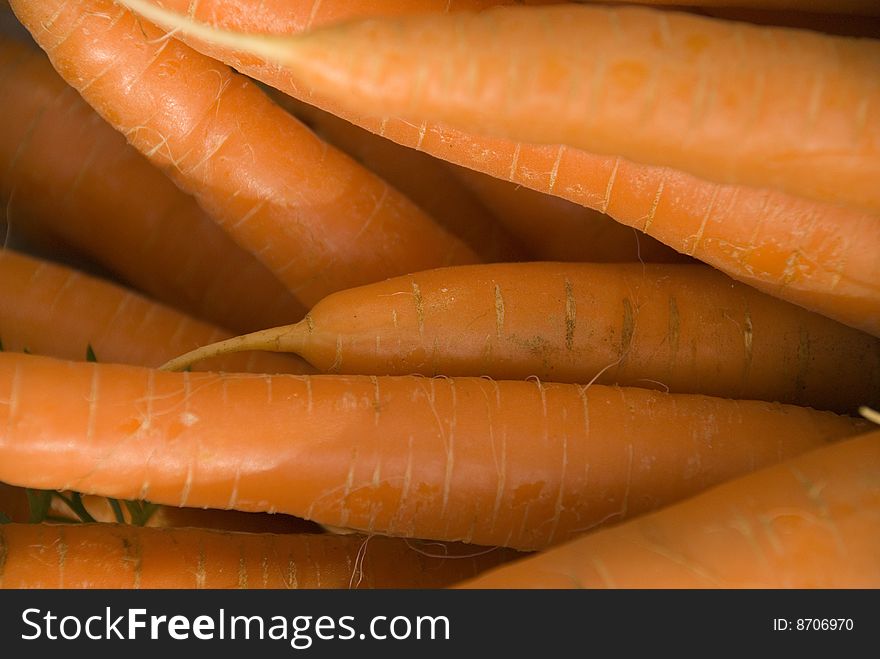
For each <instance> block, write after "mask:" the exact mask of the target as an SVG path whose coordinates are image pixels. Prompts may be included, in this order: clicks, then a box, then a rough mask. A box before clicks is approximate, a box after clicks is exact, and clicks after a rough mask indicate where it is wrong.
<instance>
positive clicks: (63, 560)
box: [0, 524, 516, 589]
mask: <svg viewBox="0 0 880 659" xmlns="http://www.w3.org/2000/svg"><path fill="white" fill-rule="evenodd" d="M444 551H445V552H446V555H447V556H448V557H446V558H444V557H443V552H444ZM434 554H436V555H437V556H436V557H435V556H434ZM515 556H516V554H515V552H511V551H509V550H492V549H489V548H482V547H466V546H456V545H449V546H446V547H437V546H433V547H432V546H427V545H426V546H424V547H422V546H420V544H419V543H412V544H407V543H406V542H405V541H403V540H399V539H396V538H380V537H373V538H366V537H362V536H353V535H352V536H333V535H316V534H304V535H297V534H282V535H275V534H250V533H234V532H228V531H212V530H207V529H195V528H174V529H168V528H166V529H154V528H139V527H134V526H124V525H116V524H86V525H83V524H75V525H67V524H60V525H49V524H5V525H2V526H0V557H3V559H4V560H0V588H135V589H150V588H175V589H182V588H199V589H201V588H218V589H221V588H250V589H260V588H441V587H443V586H447V585H451V584H453V583H455V582H457V581H461V580H463V579H465V578H468V577H473V576H476V575H477V574H479V573H480V572H481V571H483V570H485V569H487V568H489V567H494V566H496V565H498V564H499V563H502V562H504V561H506V560H510V559H511V558H513V557H515Z"/></svg>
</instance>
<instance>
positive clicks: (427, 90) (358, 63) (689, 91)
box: [125, 0, 880, 212]
mask: <svg viewBox="0 0 880 659" xmlns="http://www.w3.org/2000/svg"><path fill="white" fill-rule="evenodd" d="M125 4H126V5H127V6H132V7H138V8H139V9H138V10H139V11H143V12H145V15H148V17H150V18H151V19H153V18H156V17H157V16H159V14H157V13H156V12H155V7H154V6H153V5H152V4H151V3H150V2H148V1H147V0H125ZM147 12H148V13H147ZM174 27H177V25H175V26H174ZM191 29H194V28H189V27H188V28H187V30H191ZM205 32H210V31H209V30H205ZM228 41H229V42H231V43H232V44H236V42H235V40H234V38H229V39H228ZM241 43H247V48H248V49H249V50H251V51H254V52H257V53H259V54H260V55H263V56H266V57H270V58H272V59H274V60H276V61H279V62H281V63H283V64H284V65H285V66H286V67H287V68H288V69H289V70H291V71H292V72H293V73H294V74H296V75H297V77H298V78H299V80H300V81H301V83H302V84H304V85H306V86H308V87H311V88H313V89H317V90H319V91H320V92H321V93H322V94H324V95H325V96H327V97H330V98H332V99H335V101H336V102H337V103H339V104H344V105H347V107H349V108H358V111H361V112H365V113H367V114H372V115H374V116H376V115H381V114H382V113H383V112H385V113H387V112H389V110H391V112H392V113H396V114H399V115H400V116H401V117H402V118H404V119H410V120H414V121H418V120H421V118H423V117H431V118H432V119H435V120H439V121H443V122H446V123H448V124H449V125H451V126H453V127H457V128H460V129H462V130H468V131H471V132H475V133H482V132H485V133H491V134H497V135H499V136H502V137H508V138H513V139H517V140H521V141H524V142H534V143H539V144H567V145H570V146H573V147H575V148H581V149H586V150H590V151H595V152H598V153H604V154H609V155H620V156H623V157H625V158H629V159H632V160H634V161H637V162H644V163H647V164H653V165H661V166H669V167H673V168H676V169H680V170H683V171H686V172H689V173H691V174H694V175H695V176H699V177H701V178H705V179H707V180H712V181H717V182H720V183H731V184H746V185H754V186H762V187H773V188H778V189H781V190H785V191H788V192H790V193H792V194H798V195H803V196H805V197H808V198H813V199H817V200H820V201H827V202H832V203H840V204H845V205H850V206H852V207H854V208H857V209H862V210H866V211H869V212H878V211H880V190H877V189H876V188H877V186H876V185H875V184H874V183H875V182H876V180H878V178H880V149H878V147H877V141H878V137H880V136H878V134H877V131H876V130H875V125H878V124H880V122H878V121H876V115H877V113H878V112H880V110H878V109H877V105H878V96H880V83H878V81H877V78H876V75H875V73H876V70H877V68H878V67H880V43H873V42H871V41H869V40H859V39H848V38H844V37H835V36H829V35H820V34H816V33H812V32H807V31H798V30H784V29H779V28H767V27H758V26H752V25H747V24H743V23H730V22H726V21H719V20H715V19H711V18H705V17H699V16H694V15H690V14H684V13H668V12H657V11H655V10H651V9H642V8H629V9H627V8H623V9H608V8H604V7H598V8H596V7H584V6H578V7H572V6H560V7H538V8H531V7H523V8H520V7H500V8H496V9H491V10H487V11H485V12H482V13H456V14H451V15H446V16H444V15H427V16H416V17H404V18H396V19H392V18H386V19H384V20H379V19H376V20H372V21H363V22H362V23H353V24H346V25H343V26H336V27H330V28H325V29H323V30H317V31H315V32H313V33H311V34H310V35H309V36H308V37H305V38H303V37H300V38H298V39H296V38H292V39H288V40H286V41H284V40H268V39H265V38H260V37H257V38H250V39H247V37H240V38H239V41H238V44H241ZM585 44H589V47H585ZM450 45H451V46H452V47H451V48H450ZM731 51H734V52H737V53H739V56H738V57H737V58H736V59H735V60H734V61H735V62H736V64H734V65H729V64H726V62H728V61H729V57H728V56H729V54H730V52H731ZM829 54H833V55H834V57H833V58H830V57H829ZM452 71H464V72H465V74H464V75H461V76H456V75H451V72H452ZM499 71H501V74H499ZM585 72H589V73H585ZM777 88H785V89H786V90H788V91H787V92H786V94H784V95H773V94H771V93H767V90H773V89H777ZM512 99H516V102H511V100H512ZM744 134H745V135H748V136H749V139H748V140H743V139H742V138H741V135H744ZM804 135H809V136H810V139H809V140H804V137H803V136H804Z"/></svg>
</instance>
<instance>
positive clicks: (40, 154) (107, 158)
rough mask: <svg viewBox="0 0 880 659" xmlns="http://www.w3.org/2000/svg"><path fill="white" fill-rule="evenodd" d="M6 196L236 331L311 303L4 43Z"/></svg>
mask: <svg viewBox="0 0 880 659" xmlns="http://www.w3.org/2000/svg"><path fill="white" fill-rule="evenodd" d="M0 97H2V98H6V99H15V100H14V102H8V103H2V104H0V201H2V203H3V206H4V207H5V209H6V217H7V223H8V225H9V230H10V231H11V232H12V234H13V235H15V234H16V233H18V232H21V231H22V230H23V231H25V232H26V233H31V234H33V233H37V234H39V233H49V234H51V235H52V236H55V237H57V238H58V239H60V240H61V241H62V242H64V243H65V244H67V245H70V246H72V247H74V248H76V249H78V250H79V251H81V252H82V253H85V254H88V255H90V256H91V257H92V258H94V259H95V260H97V261H99V262H100V263H102V264H103V265H104V266H105V267H106V268H108V269H109V270H111V271H113V272H114V273H116V274H117V275H118V276H120V277H122V278H123V279H125V280H126V281H127V282H128V283H129V284H130V285H132V286H135V287H137V288H138V289H140V290H141V291H144V292H145V293H147V294H148V295H150V296H151V297H153V298H154V299H157V300H159V301H162V302H164V303H166V304H169V305H171V306H174V307H176V308H177V309H180V310H182V311H184V312H186V313H190V314H195V315H197V316H198V317H200V318H202V319H203V320H207V321H208V322H212V323H214V324H216V325H220V326H221V327H226V328H228V329H231V330H233V331H239V332H243V331H250V330H255V329H260V328H263V327H272V326H273V325H277V324H280V323H285V322H293V321H295V320H298V319H299V318H301V317H302V316H303V314H304V313H305V308H304V307H303V306H302V305H300V304H299V303H298V302H297V301H296V299H295V298H294V297H293V296H292V295H291V294H290V293H289V292H288V291H287V290H285V288H284V286H282V284H281V282H279V281H278V280H277V279H276V278H275V277H274V276H272V275H271V274H270V273H269V271H268V270H266V268H265V266H263V265H262V264H261V263H259V262H258V261H257V260H256V259H255V258H254V257H253V256H252V255H250V254H248V253H247V252H245V251H244V250H242V249H241V248H240V247H239V246H238V245H236V244H235V243H234V242H233V241H232V240H231V239H230V238H229V237H228V236H227V235H226V234H225V233H224V232H223V231H222V230H221V229H220V228H219V227H218V226H217V224H216V223H215V222H214V221H213V220H211V219H210V218H209V217H207V216H206V215H205V213H204V212H203V211H202V210H201V209H200V208H199V207H198V205H197V204H196V202H195V200H194V199H193V198H191V197H189V196H188V195H186V194H184V193H183V192H181V191H180V190H179V189H178V188H177V187H176V186H175V185H174V184H173V183H172V182H171V181H170V180H168V178H167V177H166V176H165V175H164V174H162V173H161V172H160V171H158V170H157V169H156V168H155V167H153V166H152V165H150V163H149V162H147V160H146V159H144V157H143V156H141V155H140V154H139V153H138V152H137V151H135V150H134V149H133V148H131V147H130V146H127V145H126V144H125V139H124V138H123V137H122V136H121V135H120V134H119V133H117V132H116V131H115V130H113V129H112V128H111V127H110V126H109V125H107V124H106V122H104V121H103V120H102V119H101V118H100V117H98V116H97V115H96V114H95V112H94V110H92V109H91V108H90V107H89V106H88V104H87V103H86V102H85V101H83V100H82V98H81V97H80V96H79V94H77V93H76V92H75V91H74V90H73V89H71V88H70V87H69V86H68V85H67V84H66V83H65V82H64V81H63V80H61V78H60V77H58V74H57V73H55V71H54V70H53V69H52V66H51V64H49V62H48V60H46V58H45V56H44V55H43V54H42V53H41V52H40V51H38V50H36V49H33V48H30V47H27V46H25V45H22V44H19V43H15V42H12V41H2V40H0Z"/></svg>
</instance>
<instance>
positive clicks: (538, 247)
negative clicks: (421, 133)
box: [448, 164, 688, 263]
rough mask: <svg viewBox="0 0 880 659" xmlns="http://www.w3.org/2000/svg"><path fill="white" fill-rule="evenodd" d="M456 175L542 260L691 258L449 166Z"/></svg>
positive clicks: (595, 217) (561, 204) (595, 216)
mask: <svg viewBox="0 0 880 659" xmlns="http://www.w3.org/2000/svg"><path fill="white" fill-rule="evenodd" d="M448 166H449V167H450V168H451V169H452V171H453V174H454V175H455V176H456V177H458V178H459V179H460V180H461V181H462V182H463V183H464V185H466V186H467V187H468V188H469V189H470V190H472V191H473V192H474V194H476V196H477V197H478V198H479V199H480V200H481V201H482V202H483V204H484V205H485V206H486V207H487V208H489V209H490V210H492V211H493V212H494V213H495V216H496V217H497V218H498V222H500V223H501V224H503V225H504V226H505V227H507V229H508V230H509V231H510V232H511V233H512V234H513V235H514V236H516V237H517V238H518V239H519V240H520V242H522V243H523V244H524V245H529V247H530V248H531V249H532V251H533V253H534V254H535V257H536V258H535V260H538V261H571V262H589V263H616V262H629V261H642V262H647V263H676V262H683V261H687V260H688V257H687V256H684V255H682V254H680V253H678V252H676V251H675V250H673V249H671V248H669V247H667V246H666V245H663V244H662V243H660V242H658V241H657V240H655V239H653V238H651V237H650V236H647V235H645V234H644V233H642V232H641V231H637V230H636V231H634V230H633V229H632V228H631V227H627V226H625V225H623V224H620V223H619V222H615V221H614V220H613V219H612V218H611V217H610V216H608V215H605V214H604V213H600V212H599V211H597V210H594V209H592V208H586V207H584V206H580V205H578V204H575V203H572V202H570V201H568V200H567V199H560V198H559V197H556V196H553V195H549V194H545V193H542V192H537V191H535V190H532V189H530V188H527V187H523V186H522V185H520V184H518V183H513V182H511V181H506V180H503V179H498V178H495V177H492V176H487V175H486V174H481V173H480V172H476V171H473V170H470V169H466V168H464V167H459V166H456V165H453V164H448Z"/></svg>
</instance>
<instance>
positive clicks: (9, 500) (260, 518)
mask: <svg viewBox="0 0 880 659" xmlns="http://www.w3.org/2000/svg"><path fill="white" fill-rule="evenodd" d="M33 494H34V493H33V491H31V496H29V495H28V490H26V489H24V488H21V487H13V486H12V485H6V484H5V483H0V514H3V515H5V516H6V517H7V519H8V520H9V521H11V522H15V523H28V522H30V523H34V522H44V521H49V522H56V523H64V522H67V523H79V522H85V521H92V520H94V521H95V522H100V523H104V524H109V523H114V522H121V523H126V524H134V525H136V526H150V527H161V528H172V527H196V528H209V529H215V530H221V531H239V532H249V533H317V532H320V528H319V527H318V526H316V525H314V524H311V523H310V522H306V521H304V520H301V519H297V518H296V517H291V516H290V515H269V514H267V513H243V512H239V511H237V510H209V509H202V508H173V507H171V506H156V505H153V504H150V503H147V502H131V501H126V502H118V501H114V502H111V500H109V499H106V498H104V497H97V496H80V495H79V493H74V492H61V493H56V492H52V491H43V490H40V491H37V492H36V496H37V497H38V501H39V502H40V504H41V505H42V506H45V510H34V504H33V500H32V496H33ZM74 497H76V498H77V500H78V502H79V503H81V504H82V507H83V509H84V510H85V514H83V513H82V512H80V511H78V510H76V509H74V508H73V507H71V506H70V505H69V503H68V502H69V501H71V500H73V499H74ZM114 504H118V507H114Z"/></svg>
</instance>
